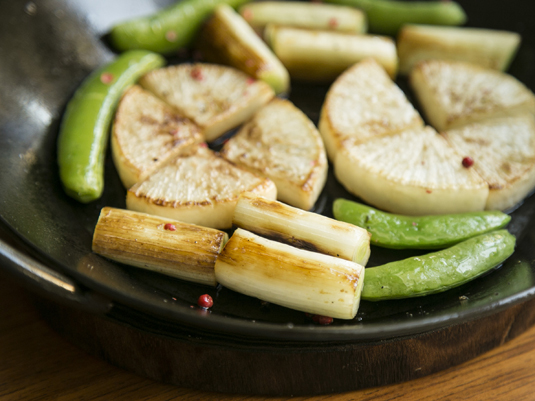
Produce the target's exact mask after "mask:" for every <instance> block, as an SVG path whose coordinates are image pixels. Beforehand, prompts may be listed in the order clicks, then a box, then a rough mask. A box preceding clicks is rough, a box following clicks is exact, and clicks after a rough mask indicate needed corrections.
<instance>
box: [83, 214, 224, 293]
mask: <svg viewBox="0 0 535 401" xmlns="http://www.w3.org/2000/svg"><path fill="white" fill-rule="evenodd" d="M227 240H228V235H227V233H225V232H223V231H219V230H214V229H211V228H206V227H200V226H195V225H192V224H186V223H181V222H178V221H174V220H170V219H165V218H162V217H157V216H153V215H148V214H144V213H138V212H132V211H130V210H122V209H115V208H111V207H105V208H103V209H102V210H101V212H100V217H99V219H98V222H97V225H96V227H95V231H94V234H93V252H95V253H98V254H99V255H102V256H105V257H107V258H109V259H112V260H115V261H117V262H120V263H124V264H127V265H131V266H136V267H140V268H142V269H147V270H152V271H155V272H158V273H162V274H166V275H168V276H173V277H177V278H180V279H182V280H187V281H193V282H196V283H200V284H207V285H213V286H215V285H216V284H217V283H216V280H215V274H214V266H215V261H216V259H217V256H218V255H219V252H220V251H221V250H222V249H223V247H224V245H225V243H226V242H227Z"/></svg>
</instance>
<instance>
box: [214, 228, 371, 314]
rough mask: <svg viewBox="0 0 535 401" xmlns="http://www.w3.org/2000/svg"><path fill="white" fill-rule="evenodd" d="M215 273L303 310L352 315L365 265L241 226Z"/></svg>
mask: <svg viewBox="0 0 535 401" xmlns="http://www.w3.org/2000/svg"><path fill="white" fill-rule="evenodd" d="M215 275H216V280H217V282H218V283H221V284H222V285H224V286H225V287H228V288H230V289H231V290H234V291H237V292H240V293H242V294H245V295H249V296H252V297H256V298H259V299H261V300H264V301H268V302H271V303H274V304H277V305H281V306H285V307H288V308H292V309H296V310H300V311H303V312H308V313H313V314H318V315H323V316H330V317H333V318H339V319H353V318H354V317H355V315H356V313H357V310H358V307H359V303H360V293H361V291H362V286H363V282H364V267H363V266H361V265H359V264H357V263H354V262H350V261H348V260H345V259H340V258H335V257H332V256H328V255H323V254H321V253H316V252H309V251H305V250H302V249H298V248H294V247H292V246H290V245H286V244H281V243H279V242H276V241H271V240H268V239H265V238H262V237H259V236H257V235H256V234H253V233H251V232H249V231H246V230H243V229H241V228H238V229H237V230H236V231H235V232H234V234H233V235H232V237H231V238H230V240H229V241H228V243H227V245H226V246H225V248H224V249H223V251H222V252H221V254H220V255H219V257H218V258H217V261H216V264H215Z"/></svg>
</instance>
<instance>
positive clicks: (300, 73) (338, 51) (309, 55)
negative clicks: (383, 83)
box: [264, 25, 398, 82]
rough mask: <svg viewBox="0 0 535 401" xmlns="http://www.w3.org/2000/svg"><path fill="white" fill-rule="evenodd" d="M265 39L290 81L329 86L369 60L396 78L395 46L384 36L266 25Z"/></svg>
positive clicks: (396, 58)
mask: <svg viewBox="0 0 535 401" xmlns="http://www.w3.org/2000/svg"><path fill="white" fill-rule="evenodd" d="M264 38H265V40H266V42H267V43H268V44H269V45H270V47H271V48H272V49H273V52H274V53H275V55H276V56H277V57H278V58H279V59H280V61H281V62H282V64H284V66H285V67H286V68H287V69H288V72H289V73H290V76H291V77H292V79H297V80H302V81H312V82H332V81H333V80H334V79H336V78H337V77H338V76H339V75H340V74H341V73H342V72H344V71H345V70H346V69H347V68H348V67H350V66H352V65H353V64H355V63H357V62H359V61H362V60H364V59H366V58H368V57H372V58H373V59H374V60H376V61H377V62H378V63H379V64H380V65H381V66H382V67H383V68H384V69H385V70H386V72H387V73H388V74H389V75H390V76H391V77H395V76H396V74H397V70H398V56H397V53H396V44H395V43H394V40H393V39H392V38H390V37H387V36H375V35H361V34H353V33H348V32H332V31H312V30H308V29H301V28H292V27H286V26H275V25H268V26H267V27H266V30H265V32H264Z"/></svg>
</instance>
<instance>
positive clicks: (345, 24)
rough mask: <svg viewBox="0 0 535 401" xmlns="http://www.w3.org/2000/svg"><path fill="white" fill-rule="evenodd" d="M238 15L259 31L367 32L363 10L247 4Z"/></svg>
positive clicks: (300, 4)
mask: <svg viewBox="0 0 535 401" xmlns="http://www.w3.org/2000/svg"><path fill="white" fill-rule="evenodd" d="M239 12H240V14H241V16H242V17H243V19H245V20H246V21H247V22H248V23H249V25H251V26H252V27H253V28H254V29H255V30H258V31H262V30H263V28H265V27H266V25H268V24H276V25H284V26H293V27H298V28H305V29H321V30H333V31H341V32H353V33H365V32H366V30H367V28H368V27H367V21H366V14H364V12H363V11H362V10H359V9H357V8H353V7H345V6H337V5H332V4H319V3H315V4H312V3H305V2H300V1H285V2H281V1H262V2H256V3H249V4H246V5H244V6H242V7H240V9H239Z"/></svg>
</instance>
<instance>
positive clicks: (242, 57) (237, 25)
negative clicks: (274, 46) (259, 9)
mask: <svg viewBox="0 0 535 401" xmlns="http://www.w3.org/2000/svg"><path fill="white" fill-rule="evenodd" d="M196 47H197V48H198V49H199V50H201V52H202V55H203V57H204V59H205V60H207V61H209V62H213V63H222V64H226V65H230V66H232V67H234V68H237V69H239V70H241V71H243V72H245V73H246V74H248V75H250V76H252V77H254V78H256V79H260V80H262V81H264V82H266V83H267V84H269V85H270V86H271V87H272V88H273V90H274V91H275V93H277V94H279V93H285V92H288V91H289V89H290V77H289V75H288V71H287V70H286V68H284V66H283V65H282V64H281V62H280V61H279V60H278V59H277V57H275V55H274V54H273V52H272V51H271V50H270V49H269V47H268V46H267V45H266V44H265V43H264V42H263V41H262V39H260V38H259V37H258V35H257V34H256V32H255V31H254V30H253V29H252V28H251V27H250V26H249V25H248V24H247V22H245V20H244V19H243V18H242V17H241V16H240V15H239V14H238V13H237V12H236V11H234V9H232V7H230V6H227V5H220V6H219V7H217V8H216V10H215V12H214V14H213V16H212V17H211V18H210V19H209V20H208V21H207V22H206V24H205V25H204V26H203V28H202V29H201V31H200V32H199V35H198V37H197V42H196Z"/></svg>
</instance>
